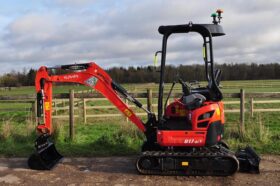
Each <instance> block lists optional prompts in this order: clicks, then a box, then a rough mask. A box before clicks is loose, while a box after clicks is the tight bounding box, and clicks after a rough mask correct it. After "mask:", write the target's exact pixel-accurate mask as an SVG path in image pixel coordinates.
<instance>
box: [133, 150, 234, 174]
mask: <svg viewBox="0 0 280 186" xmlns="http://www.w3.org/2000/svg"><path fill="white" fill-rule="evenodd" d="M143 158H156V159H157V161H158V162H162V161H161V160H162V159H164V158H172V159H178V160H179V159H183V158H187V159H190V160H191V161H189V162H190V163H189V167H188V171H187V170H174V169H173V170H166V169H162V168H160V167H163V166H162V164H160V165H159V166H158V167H155V168H153V169H144V168H141V166H140V165H139V163H140V162H141V160H143ZM205 158H206V159H208V160H209V161H219V160H222V161H224V160H227V161H228V160H230V162H231V163H232V165H225V166H224V168H223V170H222V171H221V169H218V170H215V166H213V167H212V168H211V169H209V167H207V166H205V162H202V161H201V165H202V167H206V169H205V170H201V169H199V170H195V169H192V167H191V165H192V162H193V161H196V163H197V161H200V160H201V159H203V160H204V161H205ZM221 163H222V162H221ZM226 167H230V168H231V169H232V170H224V169H226ZM136 168H137V170H138V172H139V173H140V174H145V175H175V176H178V175H183V176H230V175H232V174H234V173H235V172H237V171H238V168H239V162H238V160H237V158H236V157H235V155H234V154H233V153H232V152H231V151H229V150H227V149H223V148H220V149H216V150H214V151H213V149H212V150H207V149H203V150H201V151H197V152H194V153H188V152H169V151H146V152H143V153H142V154H141V155H140V156H139V157H138V159H137V161H136Z"/></svg>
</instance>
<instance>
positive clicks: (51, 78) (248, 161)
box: [28, 10, 260, 176]
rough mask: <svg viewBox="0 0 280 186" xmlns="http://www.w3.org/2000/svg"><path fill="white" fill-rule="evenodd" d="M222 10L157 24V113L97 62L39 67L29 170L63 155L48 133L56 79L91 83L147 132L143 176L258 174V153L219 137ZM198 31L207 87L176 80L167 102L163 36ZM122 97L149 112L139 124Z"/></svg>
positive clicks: (139, 166) (138, 166) (45, 166)
mask: <svg viewBox="0 0 280 186" xmlns="http://www.w3.org/2000/svg"><path fill="white" fill-rule="evenodd" d="M221 13H222V11H221V10H218V11H217V13H215V14H212V17H213V23H212V24H193V23H192V22H190V23H188V24H182V25H169V26H160V27H159V29H158V31H159V33H160V34H162V35H163V42H162V50H161V51H159V52H157V53H156V54H158V53H161V66H160V82H159V95H158V114H157V116H156V115H155V114H154V113H152V112H151V111H150V110H148V109H146V108H144V107H143V105H142V104H141V103H140V102H139V101H138V100H136V99H135V98H134V97H132V96H131V95H129V93H128V92H127V91H126V90H125V89H124V88H123V87H122V86H121V85H119V84H117V83H116V82H114V81H113V80H112V79H111V77H110V76H109V75H108V74H107V73H106V72H105V71H104V70H103V69H102V68H100V67H99V66H98V65H97V64H95V63H93V62H90V63H84V64H72V65H62V66H56V67H50V68H48V67H44V66H43V67H41V68H40V69H39V70H38V72H37V75H36V81H35V84H36V92H37V103H38V105H37V108H38V115H37V117H38V126H37V131H38V134H39V136H38V138H37V139H36V142H35V148H36V151H35V153H33V154H32V155H31V156H30V158H29V159H28V165H29V167H30V168H31V169H37V170H49V169H51V168H53V167H54V165H56V164H57V163H58V162H59V161H60V160H61V159H62V156H61V155H60V154H59V153H58V152H57V150H56V148H55V146H54V143H52V142H51V140H50V136H51V135H52V84H53V83H54V82H60V83H62V82H66V83H68V82H71V83H72V82H74V83H79V84H83V85H85V86H89V87H91V88H93V89H95V90H97V91H98V92H100V93H101V94H102V95H104V97H106V98H107V99H108V100H109V101H110V102H111V103H112V104H114V105H115V106H116V107H117V108H118V109H119V111H120V112H122V113H123V114H124V115H125V116H126V117H127V118H128V119H129V120H130V121H131V122H132V123H134V124H135V125H136V126H137V127H138V128H139V130H140V131H142V132H143V133H144V134H145V136H146V141H145V142H144V143H143V145H142V149H141V150H142V153H141V154H140V155H139V157H138V158H137V161H136V169H137V170H138V171H139V173H141V174H158V175H191V176H228V175H232V174H234V173H235V172H237V171H238V170H239V171H242V172H251V173H258V172H259V162H260V158H259V156H258V155H257V154H256V153H255V152H254V150H253V149H252V148H250V147H247V148H245V149H242V150H239V151H238V152H236V153H234V152H232V151H230V150H229V148H228V146H227V145H226V143H224V142H223V141H222V138H223V132H224V124H225V118H224V106H223V103H222V102H221V100H222V98H223V96H222V93H221V91H220V89H219V81H220V75H221V71H220V70H218V69H217V70H215V69H214V57H213V48H212V39H213V37H218V36H222V35H224V32H223V29H222V27H221V26H220V25H219V23H220V20H221ZM190 32H194V33H198V34H200V35H201V36H202V38H203V59H204V63H205V75H206V80H207V81H208V85H207V86H205V87H193V86H191V85H190V84H189V83H186V82H184V81H183V80H182V79H178V81H177V82H179V83H180V84H181V85H182V96H181V97H180V98H177V99H175V101H174V102H172V103H170V104H169V105H167V100H168V99H169V97H170V95H171V92H172V89H173V87H174V85H175V83H173V85H172V88H171V90H170V91H169V95H168V97H167V99H166V101H165V104H163V92H164V73H165V63H166V52H167V47H166V46H167V40H168V37H169V36H170V35H172V34H177V33H180V34H187V33H190ZM53 69H62V70H65V71H66V72H68V73H66V74H62V75H53V74H51V73H50V71H51V70H53ZM121 97H124V98H126V99H127V100H129V101H130V102H132V103H134V104H135V105H136V106H137V107H139V108H141V109H143V110H144V111H145V112H147V114H148V120H147V122H145V123H144V122H143V121H142V120H141V119H140V118H139V117H137V116H136V115H135V113H134V112H133V111H132V110H131V109H130V108H129V107H128V106H127V105H126V104H125V103H124V102H123V101H122V99H121Z"/></svg>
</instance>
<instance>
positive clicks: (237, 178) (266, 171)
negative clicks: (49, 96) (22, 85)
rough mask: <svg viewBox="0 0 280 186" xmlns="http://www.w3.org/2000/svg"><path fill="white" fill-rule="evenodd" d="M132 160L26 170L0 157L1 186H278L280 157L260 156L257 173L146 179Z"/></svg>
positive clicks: (76, 161) (79, 161)
mask: <svg viewBox="0 0 280 186" xmlns="http://www.w3.org/2000/svg"><path fill="white" fill-rule="evenodd" d="M134 162H135V157H106V158H104V157H95V158H64V160H63V162H62V163H60V164H58V165H57V166H56V167H55V168H54V169H53V170H51V171H34V170H30V169H28V168H27V165H26V159H25V158H0V185H28V186H32V185H41V186H43V185H44V186H45V185H68V186H75V185H102V186H103V185H115V186H121V185H131V186H132V185H141V186H144V185H153V186H156V185H160V186H163V185H169V186H174V185H196V186H197V185H204V186H205V185H206V184H207V186H208V185H280V156H274V155H263V156H262V161H261V165H260V170H261V173H260V174H244V173H236V174H235V175H233V176H229V177H186V176H145V175H139V174H138V173H137V171H136V170H135V168H134Z"/></svg>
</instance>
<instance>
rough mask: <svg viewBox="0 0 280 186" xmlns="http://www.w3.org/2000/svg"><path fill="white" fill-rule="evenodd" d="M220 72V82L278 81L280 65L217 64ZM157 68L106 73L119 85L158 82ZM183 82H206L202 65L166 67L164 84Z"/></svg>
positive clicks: (117, 68)
mask: <svg viewBox="0 0 280 186" xmlns="http://www.w3.org/2000/svg"><path fill="white" fill-rule="evenodd" d="M215 68H217V69H221V70H222V77H221V79H222V80H262V79H280V73H279V72H280V64H278V63H271V64H255V63H252V64H218V65H216V66H215ZM159 70H160V69H159V68H156V69H153V67H136V68H135V67H129V68H127V69H126V68H122V67H114V68H111V69H109V70H107V72H108V73H109V74H110V75H111V77H112V79H114V80H115V81H116V82H119V83H146V82H158V81H159ZM178 76H179V77H180V78H182V79H183V80H185V81H191V80H197V81H203V80H206V75H205V66H204V65H179V66H166V70H165V82H168V83H170V82H173V81H174V80H176V78H178Z"/></svg>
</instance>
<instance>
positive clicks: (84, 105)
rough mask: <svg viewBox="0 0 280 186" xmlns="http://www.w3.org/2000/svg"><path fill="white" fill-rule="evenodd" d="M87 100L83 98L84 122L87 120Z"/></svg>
mask: <svg viewBox="0 0 280 186" xmlns="http://www.w3.org/2000/svg"><path fill="white" fill-rule="evenodd" d="M86 104H87V101H86V99H85V98H83V118H84V123H86V122H87V105H86Z"/></svg>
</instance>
